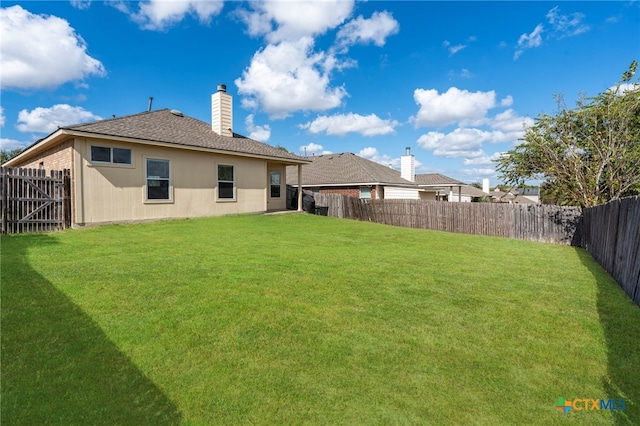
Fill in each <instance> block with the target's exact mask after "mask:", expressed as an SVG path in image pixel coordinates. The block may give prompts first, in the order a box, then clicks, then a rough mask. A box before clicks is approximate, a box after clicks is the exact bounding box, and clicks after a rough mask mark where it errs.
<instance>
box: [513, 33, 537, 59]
mask: <svg viewBox="0 0 640 426" xmlns="http://www.w3.org/2000/svg"><path fill="white" fill-rule="evenodd" d="M543 31H544V27H543V26H542V24H538V25H536V27H535V28H534V29H533V31H531V33H529V34H527V33H524V34H522V35H521V36H520V38H519V39H518V48H517V50H516V53H514V55H513V59H514V60H515V59H518V58H519V57H520V55H522V52H524V51H525V50H526V49H531V48H533V47H539V46H540V45H541V44H542V32H543Z"/></svg>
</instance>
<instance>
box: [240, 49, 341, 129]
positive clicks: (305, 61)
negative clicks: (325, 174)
mask: <svg viewBox="0 0 640 426" xmlns="http://www.w3.org/2000/svg"><path fill="white" fill-rule="evenodd" d="M336 66H338V64H337V60H336V59H335V57H333V56H331V55H327V54H325V53H322V52H321V53H314V52H313V39H311V38H309V37H304V38H301V39H300V40H297V41H295V42H281V43H279V44H277V45H273V44H271V45H268V46H267V47H265V48H264V49H262V50H259V51H258V52H256V53H255V55H254V56H253V58H252V59H251V64H250V65H249V67H248V68H246V69H245V70H244V71H243V72H242V77H241V78H238V79H236V80H235V84H236V85H237V86H238V93H240V94H241V95H244V96H245V97H246V98H245V99H243V100H242V105H243V106H244V107H245V108H256V107H261V108H262V109H263V110H264V111H265V112H266V113H267V114H269V116H270V117H271V118H276V119H277V118H285V117H287V116H289V115H290V114H291V113H292V112H294V111H324V110H327V109H331V108H335V107H337V106H339V105H340V104H341V102H342V98H343V97H345V96H346V95H347V92H346V90H345V89H344V88H343V87H331V86H330V81H329V74H330V73H331V71H332V70H333V69H334V68H335V67H336Z"/></svg>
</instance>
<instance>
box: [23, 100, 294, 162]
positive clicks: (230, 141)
mask: <svg viewBox="0 0 640 426" xmlns="http://www.w3.org/2000/svg"><path fill="white" fill-rule="evenodd" d="M61 133H62V134H69V135H84V136H92V135H93V136H95V137H100V138H106V139H108V138H124V139H125V140H127V141H132V142H138V141H139V142H141V143H145V142H146V143H152V144H153V143H162V144H169V145H175V146H176V147H196V148H206V149H211V150H215V151H218V152H228V153H229V154H241V155H245V156H258V157H267V158H274V159H279V160H293V162H294V163H298V164H299V163H306V159H305V158H304V157H300V156H298V155H295V154H291V153H289V152H286V151H283V150H280V149H278V148H275V147H273V146H270V145H267V144H265V143H262V142H258V141H256V140H253V139H249V138H247V137H245V136H242V135H239V134H237V133H234V134H233V137H228V136H220V135H218V134H217V133H215V132H214V131H213V130H212V129H211V125H210V124H208V123H205V122H204V121H200V120H197V119H195V118H193V117H189V116H187V115H182V114H174V113H173V112H171V111H170V110H169V109H161V110H157V111H151V112H143V113H140V114H133V115H127V116H122V117H116V118H110V119H107V120H100V121H95V122H92V123H84V124H76V125H73V126H66V127H61V128H59V129H58V130H56V131H55V132H54V133H52V134H51V135H49V136H47V137H46V138H44V139H42V140H40V141H38V142H36V143H34V144H33V145H32V146H30V147H28V148H27V149H26V150H25V151H24V153H25V154H26V153H27V152H28V151H29V150H30V149H31V148H32V147H35V146H36V145H38V144H40V143H42V142H43V141H44V142H48V141H49V140H51V139H54V138H56V136H58V135H59V134H61ZM18 157H20V156H18ZM18 157H16V158H18Z"/></svg>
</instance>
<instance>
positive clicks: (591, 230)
mask: <svg viewBox="0 0 640 426" xmlns="http://www.w3.org/2000/svg"><path fill="white" fill-rule="evenodd" d="M583 223H584V248H586V249H587V250H588V251H589V253H591V256H592V257H593V258H594V259H595V260H596V261H597V262H598V263H600V265H602V267H603V268H604V269H606V271H607V272H609V273H610V274H611V276H612V277H613V278H614V279H615V280H616V281H617V282H618V283H619V284H620V286H621V287H622V288H623V289H624V291H625V292H626V293H627V294H628V295H629V297H631V299H632V300H633V301H634V302H635V303H636V304H637V305H638V306H640V197H629V198H623V199H621V200H614V201H610V202H608V203H607V204H602V205H599V206H595V207H590V208H587V209H584V217H583Z"/></svg>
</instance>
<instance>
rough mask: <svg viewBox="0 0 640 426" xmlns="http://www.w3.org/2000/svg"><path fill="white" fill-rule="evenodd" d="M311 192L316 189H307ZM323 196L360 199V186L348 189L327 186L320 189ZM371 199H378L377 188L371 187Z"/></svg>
mask: <svg viewBox="0 0 640 426" xmlns="http://www.w3.org/2000/svg"><path fill="white" fill-rule="evenodd" d="M305 189H309V190H314V189H315V188H305ZM319 192H320V193H321V194H340V195H346V196H348V197H355V198H360V186H347V187H333V186H325V187H320V191H319ZM371 198H372V199H377V198H378V193H377V191H376V187H375V186H372V187H371Z"/></svg>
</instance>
